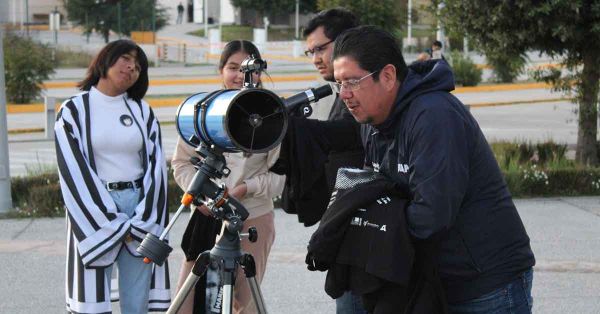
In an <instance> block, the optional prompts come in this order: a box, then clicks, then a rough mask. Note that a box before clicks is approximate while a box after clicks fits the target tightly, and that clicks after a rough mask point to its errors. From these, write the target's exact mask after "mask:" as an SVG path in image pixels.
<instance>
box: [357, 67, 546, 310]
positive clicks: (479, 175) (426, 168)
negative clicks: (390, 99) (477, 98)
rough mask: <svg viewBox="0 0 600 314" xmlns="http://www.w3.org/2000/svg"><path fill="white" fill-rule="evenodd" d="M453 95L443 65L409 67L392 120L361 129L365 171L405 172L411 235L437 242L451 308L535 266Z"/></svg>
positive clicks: (488, 156)
mask: <svg viewBox="0 0 600 314" xmlns="http://www.w3.org/2000/svg"><path fill="white" fill-rule="evenodd" d="M453 89H454V77H453V74H452V71H451V69H450V67H449V65H448V64H447V63H446V61H444V60H431V61H426V62H419V63H416V64H413V65H411V66H410V67H409V71H408V74H407V77H406V78H405V80H404V81H403V82H402V84H401V86H400V88H399V91H398V94H397V96H396V100H395V103H394V108H393V109H392V112H391V114H390V116H389V117H388V118H387V119H386V120H385V121H384V122H383V123H382V124H381V125H377V126H371V125H363V126H362V139H363V145H364V147H365V154H366V157H365V159H366V165H367V166H372V167H373V168H374V169H375V170H376V171H380V172H382V173H385V174H386V175H387V176H388V177H390V178H392V179H393V180H395V181H398V183H402V182H405V179H402V178H403V177H404V178H406V174H408V177H409V180H408V189H409V191H410V193H411V196H412V201H411V202H410V204H409V205H408V207H407V209H406V215H407V221H408V225H409V231H410V232H411V234H412V235H413V236H414V237H415V238H417V239H428V238H430V237H431V236H433V235H439V236H440V237H441V239H442V240H441V243H440V246H441V250H440V254H439V258H440V260H439V272H440V276H441V279H442V282H443V284H444V286H445V288H446V294H447V296H448V301H449V302H450V303H454V302H459V301H464V300H470V299H474V298H476V297H478V296H481V295H483V294H485V293H487V292H491V291H493V290H495V289H497V288H500V287H502V286H503V285H506V284H508V283H509V282H510V281H511V280H513V279H515V278H517V277H518V275H519V274H520V273H522V272H523V271H525V270H527V269H529V268H530V267H532V266H533V265H534V264H535V259H534V256H533V252H532V251H531V247H530V244H529V237H528V236H527V233H526V231H525V228H524V226H523V223H522V221H521V218H520V217H519V214H518V212H517V210H516V208H515V205H514V203H513V201H512V197H511V195H510V192H509V191H508V188H507V185H506V182H505V180H504V178H503V176H502V174H501V172H500V169H499V167H498V164H497V162H496V160H495V158H494V155H493V153H492V151H491V149H490V146H489V145H488V143H487V141H486V140H485V137H484V136H483V133H482V132H481V129H480V128H479V125H478V124H477V121H475V119H474V118H473V116H472V115H471V114H470V113H469V111H468V110H466V108H465V106H464V105H463V104H462V103H461V102H460V101H459V100H458V99H457V98H456V97H454V96H453V95H452V94H450V91H452V90H453ZM404 184H406V183H404Z"/></svg>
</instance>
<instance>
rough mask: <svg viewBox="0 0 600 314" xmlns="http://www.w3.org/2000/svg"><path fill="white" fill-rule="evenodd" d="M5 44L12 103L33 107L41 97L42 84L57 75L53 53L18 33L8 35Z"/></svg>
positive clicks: (8, 87)
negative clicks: (52, 58) (33, 102)
mask: <svg viewBox="0 0 600 314" xmlns="http://www.w3.org/2000/svg"><path fill="white" fill-rule="evenodd" d="M3 44H4V46H3V47H4V67H5V71H4V74H5V75H6V97H7V98H8V101H10V102H15V103H18V104H24V103H29V102H31V101H32V100H33V99H35V98H37V97H38V95H39V94H40V90H41V88H40V85H41V84H42V82H43V81H44V80H47V79H48V78H49V76H50V74H52V73H54V66H53V64H52V60H51V58H50V56H51V55H52V50H51V49H50V48H49V47H48V46H46V45H42V44H39V43H36V42H34V41H33V40H32V39H31V38H28V37H19V36H17V35H15V34H14V33H7V36H6V37H5V38H4V42H3Z"/></svg>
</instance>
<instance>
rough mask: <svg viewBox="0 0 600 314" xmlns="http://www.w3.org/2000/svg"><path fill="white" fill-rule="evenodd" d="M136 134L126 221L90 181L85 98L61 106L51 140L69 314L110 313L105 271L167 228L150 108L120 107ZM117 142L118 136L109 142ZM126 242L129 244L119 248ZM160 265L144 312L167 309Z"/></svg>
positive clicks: (94, 179)
mask: <svg viewBox="0 0 600 314" xmlns="http://www.w3.org/2000/svg"><path fill="white" fill-rule="evenodd" d="M124 102H125V104H126V105H127V107H128V109H129V111H130V113H131V116H132V117H134V120H135V123H136V125H137V127H138V128H139V129H140V132H141V133H142V134H143V138H144V141H143V144H144V151H145V152H146V155H145V158H144V159H143V161H144V162H143V169H144V177H143V192H144V194H143V195H144V197H143V198H142V200H141V201H140V203H139V204H138V205H137V207H136V209H135V215H134V216H133V217H132V218H129V216H127V215H126V214H124V213H120V212H118V210H117V207H116V205H115V203H114V201H113V200H112V198H111V196H110V194H109V192H108V191H107V189H106V187H105V186H104V185H103V184H102V182H101V181H100V179H99V178H98V175H97V173H96V165H95V162H94V154H93V150H92V143H91V136H90V129H91V128H90V113H89V112H90V111H89V108H90V104H89V94H88V92H83V93H80V94H78V95H76V96H74V97H72V98H71V99H68V100H66V101H65V102H64V103H63V104H62V106H61V108H60V111H59V113H58V117H57V120H56V124H55V127H54V132H55V135H56V155H57V162H58V169H59V175H60V186H61V191H62V195H63V198H64V201H65V205H66V208H67V211H66V212H67V269H66V277H67V278H66V301H67V310H68V311H70V312H73V313H105V312H110V311H111V305H110V301H111V298H110V292H109V289H108V287H109V281H110V278H106V276H105V275H104V274H105V270H106V268H107V267H109V266H111V265H112V264H113V263H114V261H115V259H116V257H117V255H118V253H119V251H120V250H121V248H122V246H125V247H126V249H127V250H128V251H129V252H131V253H132V254H134V255H135V256H139V254H137V253H136V251H135V250H136V248H137V246H138V245H139V243H140V242H141V241H142V239H143V238H144V236H145V235H146V233H147V232H151V233H153V234H155V235H159V234H160V233H161V232H162V231H163V230H164V228H165V227H166V225H167V224H168V220H169V216H168V212H167V206H166V197H167V171H166V164H165V158H164V155H163V151H162V145H161V134H160V125H159V123H158V121H157V119H156V117H155V116H154V113H153V112H152V109H151V108H150V106H148V104H147V103H145V102H143V101H142V102H140V103H137V102H135V101H133V100H131V99H125V98H124ZM115 136H118V134H115ZM127 234H130V235H131V237H132V238H133V239H134V241H130V242H125V241H124V238H125V237H126V236H127ZM168 274H169V269H168V263H165V264H164V265H163V266H162V267H158V266H157V265H153V276H152V284H151V290H150V302H149V309H148V310H149V311H164V310H166V309H167V308H168V306H169V304H170V291H169V276H168Z"/></svg>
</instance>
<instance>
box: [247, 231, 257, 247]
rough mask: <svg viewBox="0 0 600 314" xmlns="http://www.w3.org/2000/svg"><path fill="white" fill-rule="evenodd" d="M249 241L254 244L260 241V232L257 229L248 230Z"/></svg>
mask: <svg viewBox="0 0 600 314" xmlns="http://www.w3.org/2000/svg"><path fill="white" fill-rule="evenodd" d="M248 240H250V242H252V243H254V242H256V240H258V231H257V230H256V227H250V228H248Z"/></svg>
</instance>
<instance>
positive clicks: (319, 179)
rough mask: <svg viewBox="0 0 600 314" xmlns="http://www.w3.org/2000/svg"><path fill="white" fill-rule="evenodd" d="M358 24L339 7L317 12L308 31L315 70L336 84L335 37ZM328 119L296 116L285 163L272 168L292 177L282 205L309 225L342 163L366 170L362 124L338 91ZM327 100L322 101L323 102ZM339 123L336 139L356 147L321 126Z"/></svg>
mask: <svg viewBox="0 0 600 314" xmlns="http://www.w3.org/2000/svg"><path fill="white" fill-rule="evenodd" d="M357 25H358V19H357V18H356V16H354V15H353V14H352V13H351V12H349V11H347V10H345V9H341V8H337V9H330V10H325V11H322V12H320V13H319V14H317V15H316V16H315V17H314V18H313V19H311V20H310V21H309V23H308V26H307V27H306V29H305V30H304V36H305V37H306V44H307V50H306V51H305V54H306V55H307V56H308V57H310V58H312V62H313V64H314V65H315V68H316V69H317V70H318V71H319V73H320V75H321V76H322V77H323V79H324V80H326V81H329V82H333V65H332V63H331V53H332V51H333V41H334V40H335V38H336V37H337V36H338V35H339V34H341V33H342V32H343V31H345V30H347V29H350V28H353V27H355V26H357ZM334 97H335V101H334V103H333V106H332V108H331V110H330V112H329V116H328V119H327V121H318V120H314V119H305V118H304V117H292V118H291V119H290V123H289V127H288V132H287V133H286V139H285V140H284V142H283V144H282V152H281V156H280V161H279V162H278V163H277V165H276V166H275V167H273V168H272V169H271V170H272V171H274V172H276V173H279V174H285V175H286V176H287V179H286V183H285V188H284V190H283V193H282V208H283V210H284V211H285V212H287V213H290V214H297V215H298V220H299V221H300V222H302V223H304V225H305V226H311V225H313V224H315V223H317V222H318V221H319V220H320V219H321V216H322V215H323V213H324V212H325V209H326V208H327V204H328V203H329V198H330V196H331V192H332V190H333V185H334V183H335V177H336V174H337V170H338V168H340V167H353V168H362V167H363V165H364V152H363V148H362V143H361V140H360V125H359V124H358V123H357V122H356V121H355V120H354V118H353V117H352V115H351V114H350V112H348V109H347V108H346V106H345V105H344V103H343V102H342V101H341V100H340V99H339V97H338V95H337V94H335V95H334ZM320 105H323V104H318V105H317V106H320ZM328 126H334V129H335V131H334V133H335V136H336V137H337V138H336V139H335V141H336V142H339V141H340V140H342V141H343V142H345V143H346V144H349V145H350V147H344V151H336V150H335V149H334V150H332V149H330V145H329V140H328V139H323V138H322V136H321V134H320V133H318V132H320V128H322V127H328Z"/></svg>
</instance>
